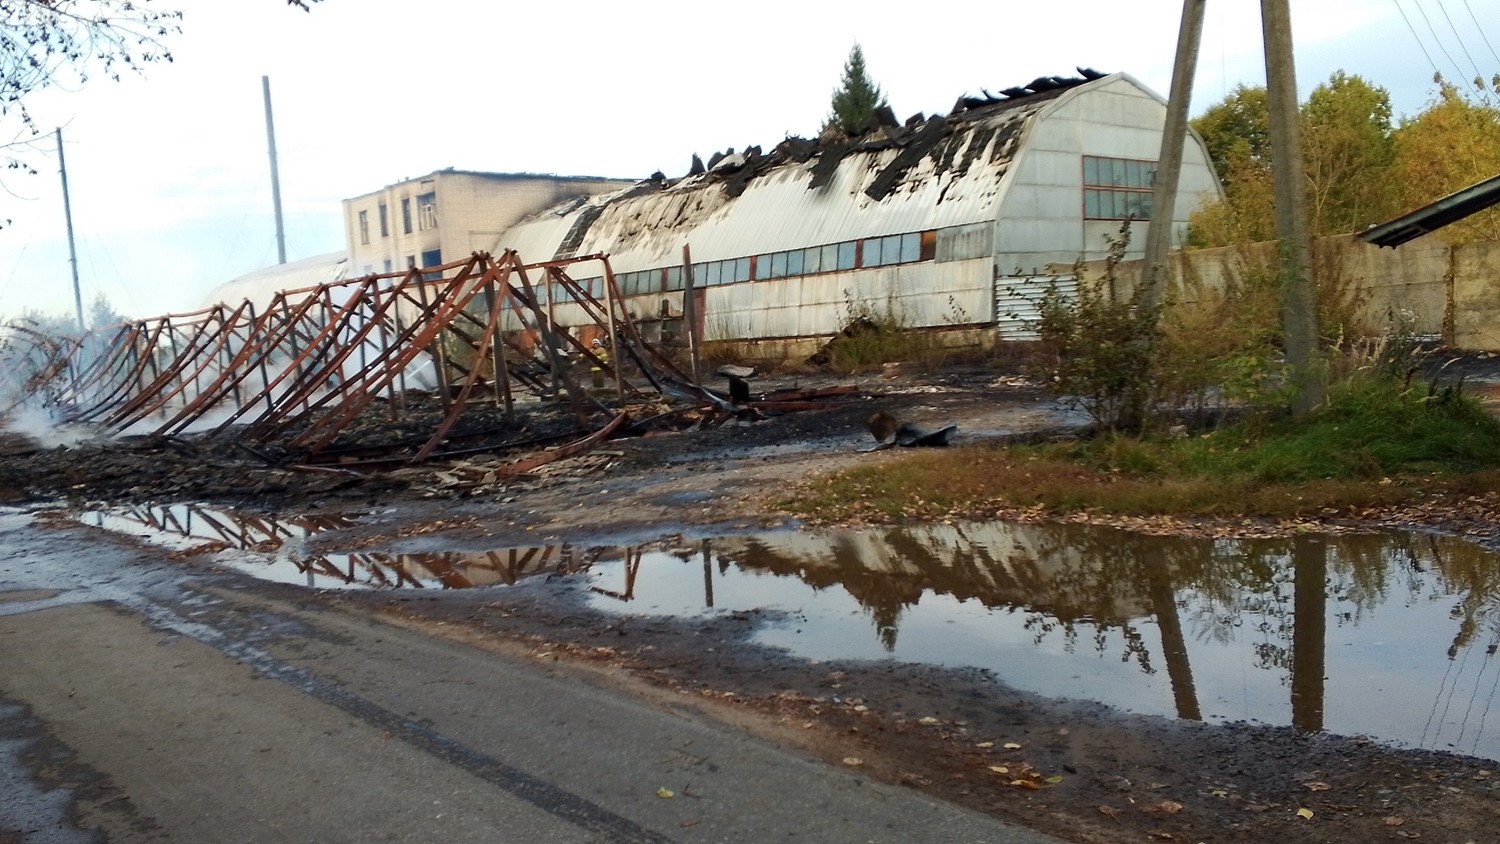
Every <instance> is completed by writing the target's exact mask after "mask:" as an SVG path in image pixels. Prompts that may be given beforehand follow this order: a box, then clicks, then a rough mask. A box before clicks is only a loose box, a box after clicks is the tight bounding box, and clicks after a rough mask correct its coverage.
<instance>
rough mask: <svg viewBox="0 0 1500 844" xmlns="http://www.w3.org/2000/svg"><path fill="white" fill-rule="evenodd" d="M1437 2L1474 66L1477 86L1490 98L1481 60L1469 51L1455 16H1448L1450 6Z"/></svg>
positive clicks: (1454, 35) (1441, 1)
mask: <svg viewBox="0 0 1500 844" xmlns="http://www.w3.org/2000/svg"><path fill="white" fill-rule="evenodd" d="M1437 4H1438V9H1439V10H1441V11H1442V13H1443V18H1444V19H1445V20H1447V21H1448V28H1449V29H1451V30H1453V37H1454V38H1456V39H1457V40H1458V47H1459V49H1460V50H1463V51H1464V58H1466V59H1468V60H1469V64H1471V65H1473V66H1474V85H1475V87H1476V88H1478V89H1479V91H1480V92H1481V93H1483V94H1484V98H1485V100H1489V98H1490V92H1489V89H1488V88H1487V87H1485V84H1484V71H1482V70H1480V69H1479V62H1476V61H1474V56H1473V55H1471V54H1470V53H1469V45H1468V44H1465V43H1464V37H1463V34H1462V33H1460V32H1459V31H1458V27H1456V26H1454V25H1453V18H1451V17H1449V16H1448V7H1447V6H1444V5H1443V0H1437Z"/></svg>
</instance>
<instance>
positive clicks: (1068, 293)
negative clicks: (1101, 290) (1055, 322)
mask: <svg viewBox="0 0 1500 844" xmlns="http://www.w3.org/2000/svg"><path fill="white" fill-rule="evenodd" d="M1054 287H1055V288H1056V289H1057V292H1058V295H1060V296H1062V297H1063V298H1064V299H1066V300H1068V301H1072V300H1073V299H1075V298H1077V296H1078V278H1077V277H1076V276H1002V277H1001V278H998V279H996V280H995V326H996V329H997V330H998V332H999V334H1000V339H1001V340H1035V339H1037V332H1036V324H1037V321H1038V320H1039V319H1041V316H1042V312H1041V304H1042V297H1044V296H1046V295H1047V291H1048V290H1051V289H1053V288H1054Z"/></svg>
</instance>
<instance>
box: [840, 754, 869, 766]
mask: <svg viewBox="0 0 1500 844" xmlns="http://www.w3.org/2000/svg"><path fill="white" fill-rule="evenodd" d="M844 764H845V765H848V766H849V767H851V768H852V767H854V766H855V765H863V764H865V760H863V759H861V758H859V757H858V756H845V757H844Z"/></svg>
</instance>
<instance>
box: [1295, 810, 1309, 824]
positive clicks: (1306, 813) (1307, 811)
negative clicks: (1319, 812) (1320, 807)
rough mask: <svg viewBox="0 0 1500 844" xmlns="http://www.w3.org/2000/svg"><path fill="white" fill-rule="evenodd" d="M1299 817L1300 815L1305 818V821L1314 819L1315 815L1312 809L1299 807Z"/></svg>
mask: <svg viewBox="0 0 1500 844" xmlns="http://www.w3.org/2000/svg"><path fill="white" fill-rule="evenodd" d="M1297 817H1299V818H1301V819H1303V820H1305V821H1310V820H1312V817H1313V813H1312V809H1298V810H1297Z"/></svg>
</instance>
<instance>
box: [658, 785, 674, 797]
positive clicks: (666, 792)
mask: <svg viewBox="0 0 1500 844" xmlns="http://www.w3.org/2000/svg"><path fill="white" fill-rule="evenodd" d="M656 796H657V797H660V798H661V799H663V800H665V799H667V798H668V797H674V796H676V795H674V794H673V793H672V789H670V788H658V789H657V790H656Z"/></svg>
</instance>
